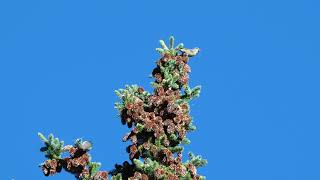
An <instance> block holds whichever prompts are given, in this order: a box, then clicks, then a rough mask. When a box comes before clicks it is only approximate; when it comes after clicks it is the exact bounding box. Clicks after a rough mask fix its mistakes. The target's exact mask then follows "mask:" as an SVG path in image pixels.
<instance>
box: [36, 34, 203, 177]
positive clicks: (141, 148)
mask: <svg viewBox="0 0 320 180" xmlns="http://www.w3.org/2000/svg"><path fill="white" fill-rule="evenodd" d="M160 45H161V48H157V49H156V50H157V51H158V52H159V53H160V54H161V58H160V59H159V60H158V61H157V62H156V65H157V66H156V67H155V68H154V69H153V71H152V76H153V77H154V78H155V81H154V82H152V86H153V88H154V91H153V93H149V92H147V91H145V90H144V89H143V87H140V86H137V85H130V86H129V85H127V86H126V87H125V88H124V89H119V90H116V91H115V92H116V94H117V95H118V96H119V98H120V102H117V103H116V104H115V107H116V109H117V110H118V112H119V116H120V119H121V122H122V124H123V125H127V126H128V128H130V132H128V133H127V134H126V135H125V136H124V137H123V141H131V144H130V145H129V146H128V147H127V152H128V153H129V159H130V161H129V162H128V161H125V162H124V163H122V164H120V165H119V164H116V165H115V168H114V169H112V170H110V171H108V172H107V171H99V168H100V166H101V164H100V163H97V162H92V161H91V157H90V155H89V154H88V152H89V151H90V150H91V148H92V143H91V142H90V141H83V140H82V139H78V140H76V142H75V143H74V145H67V146H64V145H63V142H62V141H59V139H57V138H54V137H53V135H49V138H48V139H46V138H45V137H44V136H43V135H42V134H41V133H39V136H40V138H41V139H42V141H43V142H44V143H45V146H44V147H43V148H41V151H43V152H45V155H46V157H47V158H48V160H46V161H45V162H44V163H43V164H41V165H40V167H41V168H42V170H43V173H44V174H45V175H46V176H49V175H53V174H55V173H57V172H60V171H61V170H62V169H64V170H66V171H67V172H69V173H72V174H74V175H75V177H76V178H77V179H83V180H98V179H101V180H106V179H108V175H109V176H111V179H132V180H133V179H141V180H152V179H168V180H179V179H195V180H197V179H204V176H201V175H198V174H197V168H198V167H201V166H204V165H205V164H206V163H207V161H206V160H204V159H202V158H201V156H195V155H193V154H192V153H189V160H187V161H186V162H183V161H182V152H183V146H182V145H183V144H189V143H190V140H189V139H188V138H187V137H186V134H187V133H188V132H189V131H194V130H195V129H196V127H195V126H194V125H193V123H192V118H191V116H190V114H189V112H190V106H189V102H190V100H192V99H193V98H195V97H198V96H199V94H200V89H201V88H200V86H196V87H194V88H190V87H189V85H188V82H189V73H190V72H191V68H190V67H189V65H188V64H187V63H188V61H189V58H190V57H193V56H195V55H197V54H198V53H199V51H200V49H199V48H193V49H187V48H184V45H183V44H182V43H180V44H178V45H177V46H174V38H173V37H170V39H169V47H168V46H167V45H166V44H165V42H164V41H163V40H160ZM65 151H66V152H69V157H65V158H62V157H61V153H62V152H65Z"/></svg>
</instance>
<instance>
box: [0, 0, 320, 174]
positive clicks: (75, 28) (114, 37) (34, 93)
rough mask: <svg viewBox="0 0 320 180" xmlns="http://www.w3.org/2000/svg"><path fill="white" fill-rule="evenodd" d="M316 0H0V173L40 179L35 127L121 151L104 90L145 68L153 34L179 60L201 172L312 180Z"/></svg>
mask: <svg viewBox="0 0 320 180" xmlns="http://www.w3.org/2000/svg"><path fill="white" fill-rule="evenodd" d="M319 32H320V3H319V1H316V0H313V1H311V0H301V1H297V0H263V1H257V0H242V1H238V0H223V1H216V0H207V1H204V0H199V1H188V0H184V1H182V0H178V1H169V0H162V1H151V0H144V1H143V0H141V1H101V0H99V1H74V0H68V1H60V0H58V1H40V0H37V1H34V0H29V1H9V0H8V1H7V0H3V1H1V2H0V122H1V125H0V137H1V147H0V154H1V163H0V172H1V173H0V179H1V180H6V179H11V178H15V179H16V180H26V179H30V180H42V179H43V180H49V179H51V180H71V179H73V177H72V176H71V175H69V174H66V173H63V174H59V175H57V176H54V177H51V178H47V177H44V176H43V174H42V172H41V170H40V169H39V168H38V164H39V163H41V162H42V161H43V160H45V158H44V156H43V154H41V153H40V151H39V148H40V147H41V146H42V144H41V142H40V141H39V139H38V137H37V132H38V131H41V132H43V133H45V134H48V133H50V132H52V133H54V134H55V135H57V136H58V137H60V138H61V139H63V140H65V142H66V143H72V142H73V140H74V139H76V138H77V137H83V138H85V139H89V140H92V141H93V142H94V149H93V150H92V151H91V154H92V156H93V160H94V161H100V162H102V163H103V166H102V168H103V169H105V170H109V169H111V168H112V167H113V165H114V164H115V163H122V162H123V161H124V160H127V159H128V158H127V154H126V152H125V147H126V145H127V144H126V143H122V142H121V138H122V136H123V135H124V134H125V133H126V132H127V131H128V129H127V127H125V126H122V125H121V123H120V120H119V118H118V117H117V112H116V110H115V109H114V107H113V106H114V102H116V101H117V100H118V99H117V97H116V95H115V94H114V90H115V89H118V88H122V87H124V85H125V84H138V85H141V86H144V87H146V89H148V90H151V87H150V85H149V82H150V81H151V80H152V79H150V78H148V75H149V74H150V73H151V70H152V69H153V68H154V66H155V61H156V60H157V59H158V58H159V55H158V54H157V52H156V51H155V50H154V49H155V48H156V47H159V45H158V40H159V39H167V38H168V37H169V36H170V35H174V36H175V37H176V41H177V42H183V43H184V44H185V45H186V46H187V47H195V46H198V47H200V48H201V49H202V51H201V53H200V54H199V55H198V56H197V57H195V58H193V59H192V60H191V62H190V65H191V67H192V73H191V85H192V86H195V85H202V87H203V90H202V94H201V97H200V98H199V99H197V100H194V101H193V102H192V103H191V104H192V105H191V108H192V109H191V114H192V116H193V117H194V121H195V124H196V125H197V127H198V131H196V132H194V133H191V134H189V137H190V139H191V140H192V143H191V144H190V145H188V146H187V148H186V150H185V153H187V152H188V151H193V152H194V153H196V154H200V155H202V156H203V157H205V158H207V159H208V161H209V164H208V165H207V166H206V167H204V168H200V169H199V172H200V174H203V175H206V176H207V179H208V180H318V179H320V131H319V129H320V112H319V108H320V95H319V92H320V86H319V78H320V69H319V68H320V62H319V61H320V52H319V48H320V33H319Z"/></svg>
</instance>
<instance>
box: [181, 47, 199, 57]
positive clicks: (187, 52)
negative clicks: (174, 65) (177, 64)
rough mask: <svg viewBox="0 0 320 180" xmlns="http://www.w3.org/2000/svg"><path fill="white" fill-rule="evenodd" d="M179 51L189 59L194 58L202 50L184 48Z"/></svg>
mask: <svg viewBox="0 0 320 180" xmlns="http://www.w3.org/2000/svg"><path fill="white" fill-rule="evenodd" d="M179 51H181V52H182V54H183V55H187V56H188V57H193V56H195V55H197V54H198V53H199V52H200V48H193V49H186V48H182V49H180V50H179Z"/></svg>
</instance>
